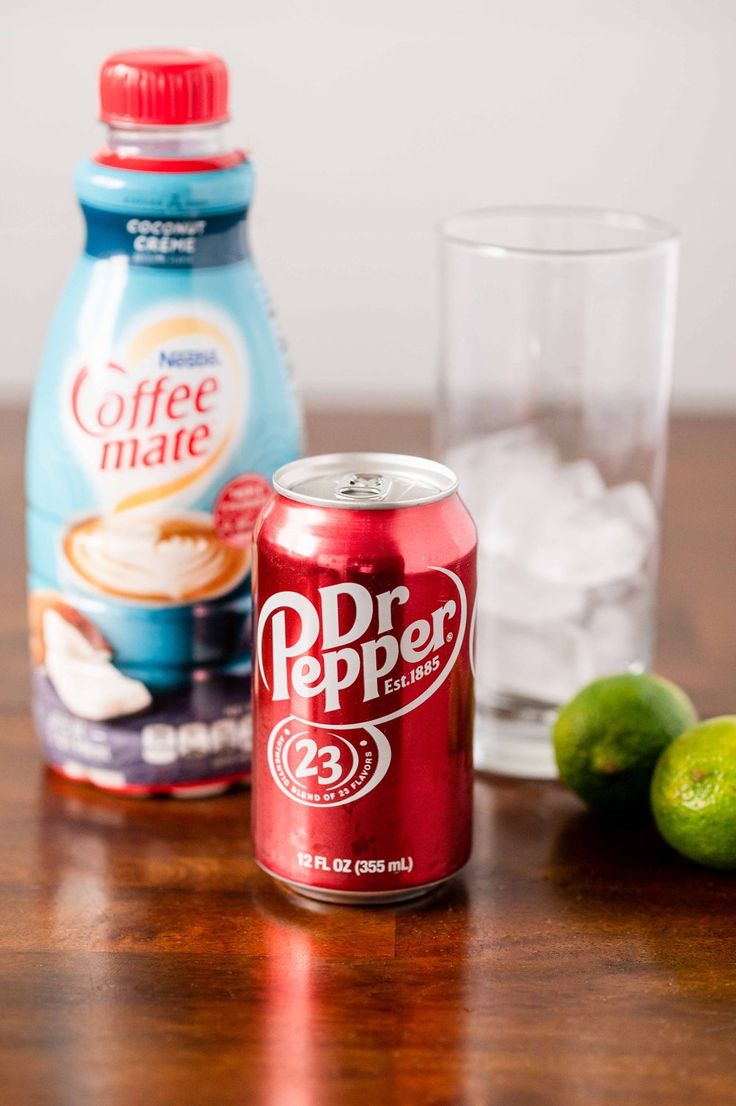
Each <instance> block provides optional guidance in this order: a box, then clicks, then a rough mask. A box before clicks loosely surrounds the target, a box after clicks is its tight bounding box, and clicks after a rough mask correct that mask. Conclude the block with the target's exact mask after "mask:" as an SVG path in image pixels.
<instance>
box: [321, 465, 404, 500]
mask: <svg viewBox="0 0 736 1106" xmlns="http://www.w3.org/2000/svg"><path fill="white" fill-rule="evenodd" d="M390 489H391V481H390V480H387V479H386V477H385V476H382V475H381V474H380V473H378V472H351V473H349V474H348V475H346V476H341V477H340V478H339V479H338V480H337V487H336V489H335V495H336V496H337V498H338V499H352V500H358V499H370V500H372V501H374V502H375V501H376V500H379V499H385V498H386V496H387V495H388V493H389V491H390Z"/></svg>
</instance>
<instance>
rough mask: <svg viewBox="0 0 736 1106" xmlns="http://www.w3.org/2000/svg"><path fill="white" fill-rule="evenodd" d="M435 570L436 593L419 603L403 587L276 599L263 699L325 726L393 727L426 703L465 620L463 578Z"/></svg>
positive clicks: (261, 627)
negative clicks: (390, 724)
mask: <svg viewBox="0 0 736 1106" xmlns="http://www.w3.org/2000/svg"><path fill="white" fill-rule="evenodd" d="M429 571H430V572H431V573H432V574H433V578H434V580H435V582H436V587H435V588H434V589H431V590H430V589H428V588H427V587H426V586H424V587H423V588H422V597H421V600H420V601H417V599H416V598H415V597H414V596H413V595H412V591H411V589H410V588H409V587H408V586H406V585H405V584H399V585H397V586H396V587H393V588H389V589H388V590H385V591H381V592H379V593H377V594H373V592H372V591H371V590H370V589H369V588H367V587H366V586H365V585H364V584H359V583H353V582H344V583H339V584H331V585H329V586H327V587H322V588H319V589H318V591H317V598H316V599H315V601H314V602H313V601H312V600H311V599H310V598H308V597H307V596H306V595H303V594H301V593H300V592H296V591H280V592H277V593H276V594H274V595H272V596H270V597H269V598H268V599H267V600H266V602H265V603H264V604H263V606H262V608H261V611H260V615H259V620H258V633H257V656H258V668H259V672H260V676H261V680H262V683H263V692H262V694H263V695H264V697H266V698H268V697H270V698H271V699H272V700H273V702H274V703H279V702H283V703H284V705H288V709H289V713H290V714H292V715H294V716H296V717H297V718H299V717H301V718H305V719H309V722H310V725H311V726H315V727H317V728H323V729H328V728H334V727H340V728H341V729H346V728H347V729H349V728H357V727H362V726H366V725H369V724H380V723H382V722H388V721H390V720H391V719H393V718H399V717H400V716H401V715H403V714H407V713H408V712H409V711H411V710H414V709H415V708H416V707H418V706H419V705H420V704H421V703H423V702H425V701H426V700H427V699H429V698H430V696H431V695H432V694H433V693H434V692H435V691H436V690H437V688H438V687H439V686H440V685H441V684H442V683H443V682H444V681H445V680H446V679H447V677H448V676H449V674H450V672H451V671H452V668H453V665H454V664H455V661H456V660H457V657H458V655H459V653H460V650H461V648H462V644H463V641H464V638H465V631H466V626H467V618H468V612H467V597H466V594H465V589H464V587H463V584H462V582H461V580H460V578H459V577H458V576H457V575H456V574H455V573H454V572H452V571H451V570H450V569H447V568H436V567H432V568H430V570H429ZM428 591H429V596H430V598H428Z"/></svg>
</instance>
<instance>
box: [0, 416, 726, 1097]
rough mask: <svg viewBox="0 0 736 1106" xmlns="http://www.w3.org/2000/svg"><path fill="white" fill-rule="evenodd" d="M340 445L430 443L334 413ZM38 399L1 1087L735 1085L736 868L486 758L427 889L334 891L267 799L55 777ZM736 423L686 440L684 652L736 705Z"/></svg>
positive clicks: (3, 742) (2, 481) (681, 591)
mask: <svg viewBox="0 0 736 1106" xmlns="http://www.w3.org/2000/svg"><path fill="white" fill-rule="evenodd" d="M310 430H311V445H312V447H313V448H316V449H319V448H320V447H325V446H328V445H329V447H331V448H341V447H356V448H359V447H361V446H376V447H379V448H397V449H403V450H406V451H411V450H426V449H427V448H428V429H427V421H426V419H424V418H423V417H421V416H416V417H408V416H401V415H394V416H392V417H390V418H383V419H376V418H375V417H371V416H370V415H352V416H350V417H345V416H344V415H343V416H340V415H334V416H328V415H324V414H323V415H321V416H320V417H319V418H313V419H312V420H311V426H310ZM21 470H22V418H21V417H20V416H19V415H18V414H14V413H12V412H4V413H0V501H1V503H2V512H3V514H2V517H3V524H2V541H1V543H0V546H1V548H0V659H1V661H2V664H1V665H0V713H1V714H2V736H1V738H0V835H1V836H0V840H1V841H2V849H1V850H0V1103H1V1104H2V1106H37V1104H43V1106H87V1104H94V1106H138V1104H139V1103H141V1104H143V1103H145V1104H150V1106H164V1104H165V1106H190V1104H196V1106H205V1104H206V1106H209V1104H212V1106H215V1104H216V1106H230V1104H236V1103H237V1104H238V1106H241V1104H242V1106H261V1104H268V1106H332V1104H340V1106H342V1104H353V1103H355V1104H366V1106H393V1104H402V1106H405V1104H412V1106H413V1104H419V1106H425V1104H427V1106H429V1104H436V1106H440V1104H442V1106H445V1104H446V1106H449V1104H458V1106H459V1104H466V1103H467V1104H471V1106H476V1104H477V1106H496V1104H504V1106H543V1104H544V1106H547V1104H550V1106H568V1104H578V1103H580V1104H583V1103H584V1104H586V1106H602V1104H608V1103H622V1104H624V1103H625V1104H627V1106H630V1104H640V1103H643V1104H649V1103H656V1104H659V1103H662V1104H667V1106H670V1104H673V1106H675V1104H679V1103H688V1104H690V1106H692V1104H693V1103H703V1104H707V1106H722V1104H726V1103H731V1102H736V1080H735V1078H734V1077H736V936H735V935H734V911H735V910H736V876H734V877H732V876H729V875H726V874H719V873H714V872H709V871H706V870H704V869H699V868H696V867H694V866H692V865H689V864H688V863H686V862H684V861H681V860H679V859H678V858H677V857H676V856H675V855H674V854H672V853H670V852H669V851H668V850H667V848H666V847H665V846H664V845H663V844H662V843H661V842H660V841H659V840H657V838H656V836H655V834H654V833H652V831H651V830H650V829H649V828H647V827H644V828H640V829H633V828H630V827H629V826H627V825H606V824H604V823H601V822H599V821H597V820H596V819H595V818H594V817H593V816H592V815H590V814H588V813H586V812H585V811H584V809H583V807H582V806H581V804H580V803H579V802H578V801H577V800H576V799H575V798H574V797H573V796H571V795H569V794H567V793H565V792H564V791H563V790H562V789H561V788H560V787H559V786H558V785H557V784H550V783H532V782H521V781H511V780H502V779H493V778H490V777H489V778H481V779H479V780H478V782H477V786H476V815H475V842H476V843H475V849H474V853H473V857H472V860H471V863H470V865H469V866H468V868H467V869H466V871H465V873H464V875H463V876H462V877H460V878H459V879H457V880H456V881H454V882H453V883H452V884H451V885H450V886H449V887H448V889H447V891H446V892H445V893H444V895H442V896H441V897H438V898H436V899H434V900H433V901H430V902H426V903H425V904H424V905H419V906H417V905H414V906H411V907H404V908H402V909H394V908H383V909H373V910H361V909H351V908H347V907H328V906H317V905H315V904H312V905H309V904H308V903H307V902H302V901H299V900H297V899H296V898H294V897H291V896H288V895H286V894H284V893H282V892H281V891H280V890H279V889H278V887H277V886H276V885H274V884H273V883H272V882H270V881H269V880H268V879H267V878H266V877H265V876H264V875H262V874H260V873H259V872H258V871H257V870H256V868H255V866H254V863H253V860H252V855H251V848H250V841H249V836H248V806H249V796H248V793H247V792H244V791H241V792H238V793H232V794H230V795H227V796H224V797H222V798H219V799H214V800H209V801H201V802H192V803H178V802H175V801H166V800H163V801H150V802H140V801H135V800H126V799H117V798H114V797H110V796H107V795H104V794H102V793H98V792H95V791H94V790H92V789H89V788H86V787H80V786H76V785H73V784H71V783H67V782H64V781H61V780H59V779H56V778H54V777H52V776H50V775H47V774H46V773H45V772H44V769H43V767H42V765H41V762H40V759H39V754H38V751H37V748H36V744H35V740H34V736H33V731H32V726H31V721H30V718H29V714H28V673H27V668H26V645H25V614H24V594H23V592H24V584H23V554H22V510H23V509H22V471H21ZM735 549H736V422H734V421H729V420H728V419H710V420H700V421H699V420H685V421H681V422H678V423H677V424H676V426H675V428H674V433H673V448H672V462H671V468H670V479H669V488H668V498H667V508H666V518H665V535H664V550H665V555H664V564H663V580H662V589H661V617H660V625H661V637H660V649H659V658H658V661H659V663H658V668H659V670H660V671H661V672H663V673H664V674H666V675H668V676H670V677H672V678H674V679H675V680H678V681H680V682H681V683H682V684H683V685H684V686H685V687H686V688H687V689H688V690H689V691H690V692H691V694H692V695H693V696H694V698H695V700H696V702H697V704H698V706H699V708H700V709H701V711H702V712H703V713H705V714H714V713H724V712H726V711H728V710H729V709H733V710H736V686H734V672H735V670H736V664H735V663H734V662H735V661H736V648H735V646H734V642H735V640H736V631H735V629H734V621H735V620H734V615H735V613H736V612H735V611H734V606H735V604H734V596H735V595H736V569H735V564H736V561H735V557H734V550H735Z"/></svg>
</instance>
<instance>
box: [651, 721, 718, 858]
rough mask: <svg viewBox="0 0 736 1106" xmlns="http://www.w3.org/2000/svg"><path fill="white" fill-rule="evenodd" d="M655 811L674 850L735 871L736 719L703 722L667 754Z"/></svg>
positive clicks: (656, 783) (655, 781) (656, 784)
mask: <svg viewBox="0 0 736 1106" xmlns="http://www.w3.org/2000/svg"><path fill="white" fill-rule="evenodd" d="M652 810H653V812H654V820H655V822H656V823H657V828H658V829H659V832H660V833H661V834H662V836H663V837H664V839H665V841H667V842H668V844H670V845H671V846H672V848H673V849H677V851H678V852H680V853H682V854H683V855H684V856H688V857H690V859H691V860H697V861H698V863H699V864H707V865H708V866H709V867H711V868H736V715H728V716H726V717H724V718H711V719H710V720H709V721H708V722H701V723H700V725H699V726H695V727H694V728H693V729H691V730H688V731H687V732H686V733H684V734H682V735H681V736H680V737H678V738H677V741H673V742H672V744H671V745H670V746H669V748H667V749H665V751H664V752H663V753H662V756H661V757H660V758H659V761H658V762H657V767H656V768H655V770H654V776H653V777H652Z"/></svg>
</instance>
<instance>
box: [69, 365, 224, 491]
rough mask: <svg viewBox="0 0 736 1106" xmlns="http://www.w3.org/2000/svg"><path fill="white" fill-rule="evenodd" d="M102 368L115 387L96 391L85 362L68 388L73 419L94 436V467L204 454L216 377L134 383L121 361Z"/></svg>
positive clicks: (144, 463)
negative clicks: (115, 381) (96, 463)
mask: <svg viewBox="0 0 736 1106" xmlns="http://www.w3.org/2000/svg"><path fill="white" fill-rule="evenodd" d="M178 356H179V357H180V358H181V357H182V354H181V353H180V354H178ZM200 357H202V355H201V354H200ZM107 370H108V372H110V373H111V374H113V376H115V377H116V378H117V379H118V380H119V384H117V386H113V387H111V388H108V389H107V390H106V391H100V390H99V389H98V388H96V387H95V381H94V374H92V373H90V371H89V368H88V367H87V366H85V367H84V368H82V369H80V371H79V372H78V373H77V375H76V377H75V379H74V381H73V384H72V390H71V406H72V415H73V418H74V422H75V423H76V425H77V427H78V428H79V429H80V430H81V431H82V432H83V433H84V434H86V435H88V436H89V437H90V438H97V439H99V445H100V449H99V468H100V470H102V471H105V470H111V469H113V470H119V469H124V468H125V469H135V468H139V467H143V468H152V467H154V466H158V465H165V464H169V463H171V462H172V461H174V462H176V461H182V460H185V459H187V458H196V457H203V456H205V455H206V454H207V452H208V449H209V447H210V437H211V426H210V421H209V416H210V413H211V412H212V411H213V410H214V409H215V408H216V406H217V399H218V392H219V390H220V382H219V380H218V378H217V377H216V376H203V377H201V378H200V379H198V380H196V381H186V380H182V379H181V376H180V375H177V374H173V375H172V374H169V373H159V374H158V375H153V376H144V377H139V378H137V379H136V380H135V382H134V381H133V380H132V378H131V377H130V375H129V374H128V372H127V370H126V369H125V368H123V367H122V366H121V365H117V364H115V363H113V362H110V363H108V365H107Z"/></svg>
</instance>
